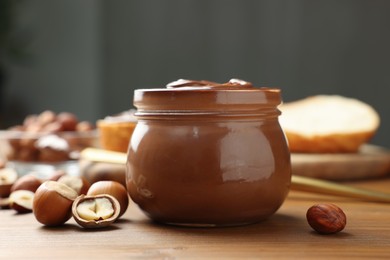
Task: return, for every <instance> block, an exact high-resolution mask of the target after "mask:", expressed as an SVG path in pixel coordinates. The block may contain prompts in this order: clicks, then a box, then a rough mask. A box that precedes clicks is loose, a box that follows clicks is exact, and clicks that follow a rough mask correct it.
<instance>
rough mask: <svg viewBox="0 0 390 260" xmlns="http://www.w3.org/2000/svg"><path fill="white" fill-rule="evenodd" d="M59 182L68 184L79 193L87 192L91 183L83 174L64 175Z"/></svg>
mask: <svg viewBox="0 0 390 260" xmlns="http://www.w3.org/2000/svg"><path fill="white" fill-rule="evenodd" d="M58 182H61V183H63V184H66V185H67V186H69V187H70V188H72V189H74V190H75V191H76V192H77V194H78V195H81V194H87V192H88V189H89V187H90V186H91V184H90V183H89V182H88V181H87V179H85V178H84V177H81V176H73V175H64V176H62V177H60V178H59V179H58Z"/></svg>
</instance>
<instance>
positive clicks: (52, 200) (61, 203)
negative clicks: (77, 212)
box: [32, 181, 78, 226]
mask: <svg viewBox="0 0 390 260" xmlns="http://www.w3.org/2000/svg"><path fill="white" fill-rule="evenodd" d="M77 196H78V194H77V192H76V191H74V190H73V189H72V188H70V187H68V186H67V185H65V184H63V183H60V182H56V181H45V182H44V183H42V184H41V186H39V188H38V189H37V191H36V192H35V195H34V200H33V205H32V209H33V213H34V216H35V218H36V219H37V220H38V222H40V223H42V224H43V225H46V226H58V225H62V224H64V223H65V222H66V221H68V220H69V219H70V218H71V216H72V203H73V201H74V200H75V199H76V198H77Z"/></svg>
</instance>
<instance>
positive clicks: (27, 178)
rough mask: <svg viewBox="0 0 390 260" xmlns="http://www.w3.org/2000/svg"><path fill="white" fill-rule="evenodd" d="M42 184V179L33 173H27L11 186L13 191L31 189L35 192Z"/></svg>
mask: <svg viewBox="0 0 390 260" xmlns="http://www.w3.org/2000/svg"><path fill="white" fill-rule="evenodd" d="M41 184H42V181H41V180H40V179H39V178H38V177H37V176H35V175H33V174H27V175H24V176H22V177H20V178H19V179H17V180H16V181H15V183H14V184H13V185H12V187H11V192H13V191H17V190H29V191H32V192H35V191H36V190H37V189H38V187H39V186H40V185H41Z"/></svg>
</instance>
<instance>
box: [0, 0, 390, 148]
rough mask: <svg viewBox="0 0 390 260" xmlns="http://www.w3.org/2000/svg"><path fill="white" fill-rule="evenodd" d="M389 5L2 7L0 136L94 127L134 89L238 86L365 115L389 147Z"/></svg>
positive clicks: (185, 1)
mask: <svg viewBox="0 0 390 260" xmlns="http://www.w3.org/2000/svg"><path fill="white" fill-rule="evenodd" d="M389 14H390V1H388V0H373V1H367V0H337V1H336V0H322V1H321V0H319V1H312V0H294V1H292V0H246V1H238V0H234V1H233V0H164V1H159V0H155V1H141V0H140V1H133V0H83V1H80V0H1V1H0V125H1V127H2V128H5V127H7V126H10V125H13V124H17V123H20V122H21V121H22V120H23V118H24V117H25V116H26V115H28V114H32V113H40V112H42V111H43V110H46V109H50V110H53V111H55V112H61V111H68V112H72V113H75V114H76V115H77V116H78V117H79V119H82V120H89V121H92V122H94V121H96V120H97V119H100V118H103V117H105V116H106V115H111V114H116V113H119V112H121V111H124V110H127V109H129V108H131V107H132V98H133V91H134V89H137V88H156V87H163V86H165V84H166V83H168V82H171V81H173V80H176V79H179V78H188V79H207V80H211V81H217V82H226V81H228V80H229V79H230V78H241V79H244V80H247V81H251V82H253V83H254V84H255V85H257V86H271V87H278V88H281V89H282V93H283V99H284V101H285V102H288V101H293V100H296V99H301V98H304V97H307V96H310V95H317V94H339V95H343V96H347V97H353V98H357V99H360V100H362V101H364V102H366V103H368V104H370V105H372V106H373V107H374V108H375V109H376V110H377V111H378V113H379V114H380V116H381V119H382V122H381V126H380V129H379V131H378V133H377V135H376V136H375V137H374V139H373V140H372V142H373V143H375V144H379V145H382V146H385V147H390V135H389V134H390V116H389V113H390V86H389V85H390V30H389V28H390V15H389Z"/></svg>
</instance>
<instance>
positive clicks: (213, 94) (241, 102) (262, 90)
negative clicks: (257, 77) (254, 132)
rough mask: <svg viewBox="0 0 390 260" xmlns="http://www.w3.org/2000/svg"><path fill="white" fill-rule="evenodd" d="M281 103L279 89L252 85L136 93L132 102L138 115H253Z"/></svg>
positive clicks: (146, 90)
mask: <svg viewBox="0 0 390 260" xmlns="http://www.w3.org/2000/svg"><path fill="white" fill-rule="evenodd" d="M207 82H208V81H207ZM281 102H282V98H281V90H280V89H279V88H270V87H254V86H253V85H251V83H250V85H237V84H235V85H233V84H232V85H229V84H228V83H224V84H218V85H208V84H206V85H188V86H187V85H185V86H180V87H174V88H172V87H167V88H150V89H137V90H135V91H134V100H133V104H134V106H135V107H136V108H137V109H138V111H156V110H157V111H253V110H262V109H264V108H267V109H270V108H276V107H277V106H278V105H280V104H281Z"/></svg>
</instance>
